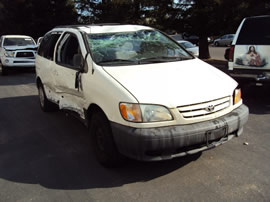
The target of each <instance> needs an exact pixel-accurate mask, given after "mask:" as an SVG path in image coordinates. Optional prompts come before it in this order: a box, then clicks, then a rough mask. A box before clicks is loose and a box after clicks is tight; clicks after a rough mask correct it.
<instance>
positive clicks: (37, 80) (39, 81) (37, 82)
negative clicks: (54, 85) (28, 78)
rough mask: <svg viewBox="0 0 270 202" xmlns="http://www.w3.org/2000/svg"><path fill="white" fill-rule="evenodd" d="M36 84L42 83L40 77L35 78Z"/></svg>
mask: <svg viewBox="0 0 270 202" xmlns="http://www.w3.org/2000/svg"><path fill="white" fill-rule="evenodd" d="M36 84H37V87H38V86H39V85H40V84H42V82H41V79H40V78H39V77H37V78H36Z"/></svg>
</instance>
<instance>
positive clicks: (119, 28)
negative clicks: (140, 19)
mask: <svg viewBox="0 0 270 202" xmlns="http://www.w3.org/2000/svg"><path fill="white" fill-rule="evenodd" d="M63 29H64V30H68V29H77V30H80V31H84V32H86V33H88V34H90V33H92V34H96V33H113V32H129V31H139V30H142V29H147V30H152V29H153V28H151V27H147V26H143V25H120V24H91V25H62V26H57V27H55V28H54V29H53V30H54V31H62V30H63Z"/></svg>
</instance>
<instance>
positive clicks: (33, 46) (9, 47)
mask: <svg viewBox="0 0 270 202" xmlns="http://www.w3.org/2000/svg"><path fill="white" fill-rule="evenodd" d="M4 48H5V50H7V51H16V50H37V46H36V45H28V46H4Z"/></svg>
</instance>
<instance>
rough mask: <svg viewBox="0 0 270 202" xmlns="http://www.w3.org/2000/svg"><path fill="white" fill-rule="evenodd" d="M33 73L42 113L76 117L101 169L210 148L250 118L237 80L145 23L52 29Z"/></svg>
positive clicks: (39, 54) (228, 138)
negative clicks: (130, 160) (127, 159)
mask: <svg viewBox="0 0 270 202" xmlns="http://www.w3.org/2000/svg"><path fill="white" fill-rule="evenodd" d="M36 74H37V75H36V82H37V87H38V92H39V97H40V106H41V108H42V110H43V111H53V110H55V109H58V108H60V109H62V110H65V111H68V112H70V113H72V114H74V115H75V116H77V117H78V118H80V119H81V120H82V121H83V122H84V123H85V124H86V125H87V126H88V128H89V133H90V135H91V137H92V140H93V141H92V143H93V148H94V151H95V153H96V156H97V159H98V161H99V162H100V163H101V164H102V165H104V166H113V165H116V164H118V163H119V161H120V160H121V159H122V156H127V157H130V158H134V159H138V160H143V161H159V160H165V159H172V158H175V157H180V156H185V155H188V154H194V153H197V152H201V151H203V150H207V149H211V148H214V147H216V146H218V145H221V144H223V143H225V142H227V141H228V140H231V139H232V138H233V137H235V136H236V137H237V136H239V135H241V134H242V132H243V126H244V124H245V123H246V122H247V120H248V114H249V111H248V108H247V107H246V106H245V105H244V104H243V101H242V99H241V90H240V89H239V88H238V87H237V86H238V84H237V82H236V81H234V80H233V79H232V78H231V77H229V76H228V75H226V74H224V73H223V72H221V71H219V70H218V69H216V68H214V67H212V66H210V65H209V64H207V63H205V62H203V61H201V60H199V59H198V58H196V57H194V56H192V55H191V54H190V53H189V52H188V51H186V50H184V49H183V48H182V47H181V46H180V45H179V44H178V43H177V42H176V41H174V40H172V39H171V38H170V37H168V36H166V35H164V34H162V33H161V32H160V31H158V30H156V29H153V28H150V27H146V26H139V25H89V26H87V25H78V26H62V27H56V28H54V29H53V30H51V31H49V32H48V33H47V34H46V35H45V36H44V38H43V40H42V42H41V44H40V46H39V49H38V53H37V57H36Z"/></svg>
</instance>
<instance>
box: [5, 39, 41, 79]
mask: <svg viewBox="0 0 270 202" xmlns="http://www.w3.org/2000/svg"><path fill="white" fill-rule="evenodd" d="M36 52H37V46H36V42H35V41H34V39H33V38H32V37H30V36H24V35H3V36H2V37H1V38H0V67H1V69H2V75H6V74H7V72H8V70H9V69H11V68H13V67H35V55H36Z"/></svg>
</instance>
